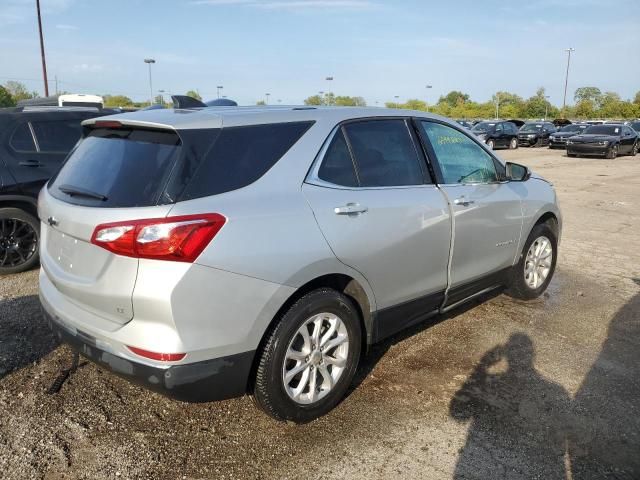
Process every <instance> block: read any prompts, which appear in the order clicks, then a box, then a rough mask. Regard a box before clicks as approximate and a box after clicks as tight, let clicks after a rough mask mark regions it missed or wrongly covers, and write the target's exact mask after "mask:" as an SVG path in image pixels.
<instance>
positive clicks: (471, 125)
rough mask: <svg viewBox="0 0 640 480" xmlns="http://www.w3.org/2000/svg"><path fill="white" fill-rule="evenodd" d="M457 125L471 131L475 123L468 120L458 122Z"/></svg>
mask: <svg viewBox="0 0 640 480" xmlns="http://www.w3.org/2000/svg"><path fill="white" fill-rule="evenodd" d="M456 123H457V124H459V125H462V126H463V127H464V128H468V129H469V130H471V129H472V128H473V123H471V122H469V121H468V120H456Z"/></svg>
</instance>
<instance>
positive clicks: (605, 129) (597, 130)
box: [584, 125, 621, 135]
mask: <svg viewBox="0 0 640 480" xmlns="http://www.w3.org/2000/svg"><path fill="white" fill-rule="evenodd" d="M620 130H621V129H620V126H619V125H592V126H591V127H589V128H587V129H586V130H585V131H584V133H585V134H590V135H620Z"/></svg>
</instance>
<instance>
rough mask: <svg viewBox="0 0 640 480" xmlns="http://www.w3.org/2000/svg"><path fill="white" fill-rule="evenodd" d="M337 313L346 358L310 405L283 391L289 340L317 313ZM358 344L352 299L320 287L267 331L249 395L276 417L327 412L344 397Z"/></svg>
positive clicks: (299, 419) (303, 418)
mask: <svg viewBox="0 0 640 480" xmlns="http://www.w3.org/2000/svg"><path fill="white" fill-rule="evenodd" d="M322 312H328V313H333V314H335V315H337V316H338V317H339V318H340V319H341V320H342V322H343V324H344V325H345V327H346V329H347V333H348V336H349V349H348V353H347V360H346V364H345V367H344V370H343V372H342V374H341V376H340V377H339V378H338V380H337V382H336V383H335V385H334V386H333V387H332V388H331V389H330V391H329V392H328V393H327V394H326V395H325V396H324V397H322V398H321V399H320V400H317V401H315V402H314V403H310V404H302V403H297V402H296V401H294V400H293V399H292V398H291V397H290V396H289V394H288V393H287V392H286V391H285V386H284V384H283V378H282V375H283V365H284V362H285V354H286V351H287V349H288V348H289V343H290V342H291V341H292V339H293V338H294V337H295V336H296V334H297V332H298V329H299V328H300V327H301V326H302V325H304V322H306V321H307V320H308V319H309V318H310V317H312V316H313V315H315V314H317V313H322ZM361 343H362V331H361V327H360V316H359V313H358V309H357V308H356V306H355V305H354V304H353V302H352V301H351V300H350V299H349V298H348V297H347V296H345V295H343V294H342V293H340V292H338V291H336V290H332V289H330V288H321V289H318V290H314V291H312V292H310V293H307V294H306V295H304V296H303V297H301V298H300V299H299V300H297V301H296V302H295V303H294V304H293V305H292V306H291V307H289V309H288V310H287V311H286V312H285V313H284V314H283V315H282V317H281V318H280V320H279V321H278V323H277V324H276V326H275V328H273V329H272V330H271V332H269V333H268V334H267V338H266V341H265V342H264V346H263V347H262V350H261V352H260V361H259V364H258V367H257V369H256V376H255V384H254V388H253V398H254V401H255V403H256V405H257V406H258V407H259V408H260V409H262V410H263V411H264V412H265V413H266V414H267V415H270V416H271V417H273V418H275V419H277V420H289V421H293V422H296V423H306V422H309V421H311V420H314V419H316V418H318V417H321V416H322V415H324V414H326V413H328V412H329V411H330V410H331V409H333V408H334V407H335V406H336V405H337V404H338V403H339V402H340V401H341V400H342V399H343V397H344V395H345V393H346V391H347V389H348V388H349V385H350V384H351V381H352V380H353V376H354V375H355V373H356V370H357V368H358V362H359V360H360V351H361Z"/></svg>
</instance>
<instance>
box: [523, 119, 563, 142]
mask: <svg viewBox="0 0 640 480" xmlns="http://www.w3.org/2000/svg"><path fill="white" fill-rule="evenodd" d="M556 130H557V129H556V127H555V125H554V124H553V123H551V122H527V123H525V124H524V125H523V126H522V127H521V128H520V130H519V131H518V145H519V146H521V147H541V146H544V145H549V136H550V135H551V134H552V133H554V132H555V131H556Z"/></svg>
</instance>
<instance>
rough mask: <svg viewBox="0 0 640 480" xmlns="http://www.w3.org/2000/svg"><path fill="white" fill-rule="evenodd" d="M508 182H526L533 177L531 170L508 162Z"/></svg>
mask: <svg viewBox="0 0 640 480" xmlns="http://www.w3.org/2000/svg"><path fill="white" fill-rule="evenodd" d="M506 167H507V180H510V181H513V182H526V181H527V180H529V178H530V177H531V170H529V168H528V167H525V166H524V165H520V164H518V163H511V162H507V165H506Z"/></svg>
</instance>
